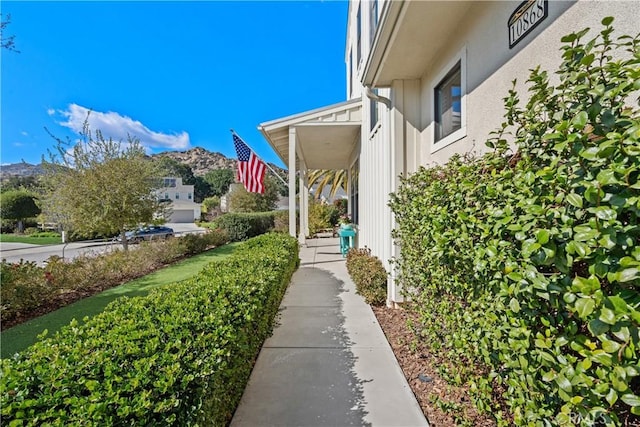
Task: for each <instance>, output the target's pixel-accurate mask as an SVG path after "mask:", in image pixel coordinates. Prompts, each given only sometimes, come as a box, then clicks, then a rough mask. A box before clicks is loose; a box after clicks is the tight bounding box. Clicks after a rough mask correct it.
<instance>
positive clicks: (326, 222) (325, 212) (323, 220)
mask: <svg viewBox="0 0 640 427" xmlns="http://www.w3.org/2000/svg"><path fill="white" fill-rule="evenodd" d="M337 212H338V209H337V208H336V207H335V206H334V205H328V204H326V203H321V202H318V201H317V200H315V199H313V198H310V199H309V234H310V235H312V236H313V235H314V234H316V233H318V232H319V231H322V230H325V229H327V228H331V227H333V226H334V225H335V224H336V222H334V219H335V218H336V217H337V216H338V213H337Z"/></svg>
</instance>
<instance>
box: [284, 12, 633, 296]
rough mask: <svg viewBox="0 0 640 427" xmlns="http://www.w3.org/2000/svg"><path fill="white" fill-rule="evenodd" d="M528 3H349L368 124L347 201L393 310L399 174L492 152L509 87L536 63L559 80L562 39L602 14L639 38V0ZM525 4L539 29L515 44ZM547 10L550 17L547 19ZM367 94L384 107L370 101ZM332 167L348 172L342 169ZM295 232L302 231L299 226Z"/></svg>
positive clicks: (350, 60) (357, 90) (350, 83)
mask: <svg viewBox="0 0 640 427" xmlns="http://www.w3.org/2000/svg"><path fill="white" fill-rule="evenodd" d="M529 3H531V4H530V5H529V4H528V3H527V2H526V1H525V2H522V1H405V2H402V1H389V0H379V1H358V0H351V1H350V4H349V17H348V28H347V44H346V50H345V61H346V80H347V99H349V100H351V101H356V100H359V101H360V103H361V117H362V120H361V129H360V132H359V141H358V142H357V144H355V145H354V147H355V151H354V152H353V154H351V155H350V156H349V158H348V161H349V166H350V167H351V169H352V170H353V171H354V173H357V174H358V179H357V183H358V186H357V194H358V197H357V198H353V197H350V203H352V204H353V203H357V204H358V206H357V207H356V206H353V205H352V206H351V207H350V209H351V210H352V211H354V210H355V211H356V212H357V223H358V245H359V246H360V247H364V246H367V247H369V248H371V250H372V253H373V254H374V255H376V256H378V257H379V258H380V259H381V260H382V261H383V263H384V264H385V266H386V267H387V270H388V271H390V272H391V273H392V274H391V280H390V281H389V286H388V302H389V304H390V305H393V304H395V303H398V302H401V301H402V294H401V289H400V284H398V283H396V280H395V278H394V274H393V272H392V267H391V264H390V260H391V259H393V258H394V257H398V256H400V252H399V248H398V247H396V246H395V245H394V242H393V241H392V239H391V231H392V230H393V228H394V226H395V222H394V218H393V214H392V212H391V210H390V209H389V207H388V201H389V194H390V193H392V192H394V191H395V190H396V189H397V188H398V185H399V176H400V175H406V174H411V173H413V172H415V171H417V169H418V168H419V167H420V166H430V165H435V164H441V163H444V162H446V161H447V160H448V159H449V158H450V157H451V156H452V155H453V154H455V153H467V152H476V153H482V152H484V151H485V150H487V148H486V146H485V141H486V140H487V139H488V138H489V137H490V133H491V132H492V131H494V130H496V129H497V128H498V127H499V125H500V124H501V122H502V121H503V116H504V107H503V98H504V97H505V96H507V94H508V90H509V89H510V88H511V85H512V81H513V80H517V81H518V84H517V89H518V91H519V93H520V97H521V100H522V102H525V100H526V92H525V90H524V89H525V82H526V80H527V78H528V76H529V70H530V69H532V68H534V67H536V66H538V65H540V67H541V68H542V69H545V70H548V71H549V73H550V75H553V72H554V70H556V69H557V67H558V65H559V64H560V62H561V50H560V47H561V45H562V43H561V41H560V39H561V38H562V37H563V36H564V35H567V34H569V33H571V32H577V31H580V30H582V29H584V28H586V27H590V28H591V29H592V32H591V33H590V34H588V35H587V36H586V38H585V39H586V40H590V39H591V38H593V37H595V34H596V32H599V31H600V30H601V24H600V22H601V20H602V19H603V18H604V17H606V16H613V17H614V18H615V21H614V23H613V25H614V27H615V29H616V32H615V33H614V36H615V35H621V34H629V35H632V36H634V35H636V34H638V33H639V32H640V7H638V2H637V1H587V0H581V1H544V0H530V2H529ZM528 6H531V7H532V8H536V7H537V8H539V12H540V13H539V14H538V15H537V16H536V17H535V19H536V20H537V21H539V22H537V25H536V26H535V27H534V28H533V29H532V30H531V31H530V32H528V33H526V34H524V35H523V36H522V37H521V38H520V39H519V40H518V41H517V43H516V44H515V45H514V46H512V47H510V36H509V26H508V23H509V20H510V18H512V16H516V17H518V16H522V14H520V13H516V12H520V11H523V10H524V9H525V8H526V7H528ZM543 8H545V9H544V10H545V15H546V17H543V15H542V13H541V12H542V10H543ZM530 10H533V9H530ZM527 13H528V12H527ZM532 13H533V12H532ZM531 19H532V22H533V18H531ZM512 22H515V18H513V19H512ZM518 24H522V23H521V22H519V23H518ZM358 51H359V52H360V53H359V55H358ZM458 63H459V64H460V65H459V68H457V64H458ZM456 70H459V73H460V77H459V79H460V81H459V86H458V85H457V84H456V85H455V86H456V90H459V92H460V96H459V99H458V98H457V97H455V96H453V95H452V99H455V102H459V104H456V106H455V107H453V106H451V107H450V110H452V111H454V110H456V111H454V114H453V115H454V116H456V119H457V120H459V121H460V128H459V129H458V130H455V131H454V132H453V133H451V135H449V136H446V137H444V138H442V139H440V140H439V141H436V138H435V132H434V129H435V122H436V119H435V116H436V111H435V110H436V107H435V92H436V89H438V88H440V87H441V86H442V85H443V84H444V82H445V81H446V79H448V78H449V77H448V76H450V75H451V73H453V72H454V71H456ZM367 87H368V88H369V89H372V90H377V92H378V95H379V96H381V97H383V98H386V100H385V99H382V100H381V101H384V102H372V101H371V99H370V97H369V95H368V92H369V93H370V91H368V90H367ZM456 93H457V92H456ZM379 100H380V99H379ZM372 106H373V108H377V110H378V114H377V123H373V122H372V118H371V108H372ZM459 110H461V112H460V111H459ZM294 137H295V132H294ZM272 146H274V149H276V151H278V148H277V147H276V146H275V145H274V144H272ZM295 152H296V151H295V146H293V147H290V148H289V152H288V155H289V156H295ZM298 160H299V159H298ZM285 163H287V162H286V161H285ZM287 164H288V165H289V167H290V170H291V168H292V167H293V172H291V173H295V171H296V170H300V169H297V168H296V166H295V164H294V163H287ZM335 168H336V169H345V167H344V165H342V164H341V165H337V166H336V167H335ZM350 196H351V195H350ZM291 231H292V234H293V235H295V234H296V230H295V225H294V226H293V229H292V230H291Z"/></svg>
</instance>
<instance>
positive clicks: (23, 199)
mask: <svg viewBox="0 0 640 427" xmlns="http://www.w3.org/2000/svg"><path fill="white" fill-rule="evenodd" d="M39 213H40V208H39V207H38V205H37V204H36V196H34V195H33V194H32V193H29V192H28V191H25V190H10V191H5V192H3V193H2V195H0V217H2V219H12V220H15V221H17V222H18V233H22V232H23V231H24V226H23V221H24V220H25V219H27V218H32V217H35V216H36V215H38V214H39Z"/></svg>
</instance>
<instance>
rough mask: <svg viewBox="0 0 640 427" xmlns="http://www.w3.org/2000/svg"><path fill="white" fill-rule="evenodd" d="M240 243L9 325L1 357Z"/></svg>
mask: <svg viewBox="0 0 640 427" xmlns="http://www.w3.org/2000/svg"><path fill="white" fill-rule="evenodd" d="M237 245H238V244H237V243H232V244H229V245H225V246H221V247H219V248H215V249H212V250H210V251H207V252H204V253H202V254H199V255H196V256H194V257H191V258H188V259H185V260H183V261H180V262H178V263H176V264H173V265H171V266H169V267H165V268H163V269H161V270H158V271H155V272H153V273H151V274H149V275H147V276H144V277H141V278H139V279H136V280H133V281H131V282H128V283H125V284H123V285H120V286H117V287H115V288H111V289H107V290H106V291H104V292H102V293H99V294H97V295H94V296H91V297H89V298H85V299H83V300H80V301H77V302H75V303H73V304H70V305H68V306H66V307H63V308H61V309H59V310H56V311H54V312H51V313H48V314H45V315H44V316H40V317H38V318H35V319H32V320H30V321H28V322H25V323H22V324H20V325H17V326H14V327H13V328H10V329H7V330H6V331H4V332H2V334H0V344H1V345H0V357H2V358H6V357H10V356H11V355H12V354H14V353H16V352H19V351H22V350H24V349H25V348H27V347H29V346H30V345H32V344H33V343H35V342H36V341H37V337H38V335H40V334H41V333H42V332H43V331H44V330H45V329H46V330H48V335H49V336H51V335H52V334H53V333H55V332H56V331H58V330H59V329H60V328H61V327H63V326H65V325H68V324H69V322H71V320H72V319H74V318H75V319H77V320H78V321H79V322H82V319H84V317H85V316H94V315H96V314H98V313H101V312H102V311H103V310H104V308H105V307H106V306H107V304H109V303H110V302H111V301H113V300H115V299H116V298H118V297H121V296H128V297H136V296H143V295H146V294H148V293H149V291H150V290H151V289H153V288H155V287H158V286H162V285H166V284H169V283H174V282H178V281H180V280H184V279H188V278H189V277H192V276H194V275H195V274H196V273H198V272H199V271H200V270H201V269H202V268H203V267H204V266H205V265H207V264H208V263H210V262H212V261H216V260H220V259H223V258H225V257H227V256H229V255H230V254H231V253H232V252H233V251H234V249H235V248H236V246H237Z"/></svg>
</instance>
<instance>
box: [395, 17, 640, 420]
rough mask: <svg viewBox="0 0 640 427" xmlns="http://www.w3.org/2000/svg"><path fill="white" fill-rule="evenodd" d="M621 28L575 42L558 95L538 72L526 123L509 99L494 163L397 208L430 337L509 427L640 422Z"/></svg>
mask: <svg viewBox="0 0 640 427" xmlns="http://www.w3.org/2000/svg"><path fill="white" fill-rule="evenodd" d="M612 21H613V19H612V18H605V19H604V20H603V26H604V29H603V30H602V31H601V33H600V34H599V35H598V36H597V37H596V38H594V39H593V40H589V41H588V42H586V43H584V42H583V41H582V39H583V38H584V36H585V35H586V34H587V33H588V31H587V30H584V31H581V32H579V33H574V34H570V35H568V36H566V37H564V38H563V42H564V43H565V45H564V47H563V55H562V56H563V63H562V65H561V67H560V70H559V71H558V73H557V74H558V75H559V77H560V83H559V84H558V85H557V86H555V87H554V86H553V85H552V84H551V83H550V82H549V78H548V75H547V72H546V71H541V70H540V69H535V70H533V71H532V72H531V75H530V78H529V80H528V83H529V92H530V97H529V100H528V102H527V104H526V105H525V106H524V107H521V106H520V101H519V98H518V94H517V93H516V91H515V90H512V91H511V92H510V93H509V96H508V97H507V98H506V99H505V106H506V109H507V113H506V120H505V123H504V124H503V125H502V127H501V129H500V131H499V132H497V133H496V135H495V137H494V138H492V139H491V140H490V141H489V145H490V146H491V147H494V148H495V149H496V151H495V153H493V154H490V155H487V156H485V157H483V158H480V159H474V158H460V157H456V158H453V159H452V160H451V161H450V162H449V163H448V164H447V165H444V166H440V167H436V168H432V169H424V168H423V169H421V170H420V171H418V172H417V173H416V174H414V175H412V176H410V177H407V178H404V179H403V182H402V185H401V188H400V189H399V191H398V192H397V193H396V194H395V195H393V197H392V202H391V206H392V208H393V210H394V212H395V214H396V218H397V220H398V229H397V231H396V232H395V234H394V237H395V238H397V239H398V240H399V242H400V244H401V247H402V258H401V259H399V260H398V264H397V266H398V274H399V276H400V278H401V280H402V281H403V283H404V284H405V287H406V288H408V289H413V290H415V294H414V300H415V303H416V308H417V309H418V310H419V312H420V315H421V321H422V324H421V325H420V326H419V327H418V328H417V332H418V333H419V335H420V337H421V338H422V339H424V340H426V342H427V343H428V344H429V346H430V347H431V348H432V349H433V351H434V352H439V353H441V356H443V357H444V358H445V360H450V361H451V364H450V365H449V366H443V367H442V374H443V375H445V376H446V377H447V378H448V379H449V380H450V381H452V382H454V383H461V382H463V381H464V380H463V379H466V381H467V382H468V384H469V385H470V389H471V390H472V393H473V397H474V401H475V403H476V406H477V407H478V408H480V409H481V410H485V411H487V412H491V413H493V414H494V416H495V417H496V419H497V421H498V424H499V425H509V424H516V425H551V424H554V425H573V423H576V422H577V424H581V425H596V423H597V425H630V424H631V423H635V422H638V420H639V419H638V417H636V415H638V414H640V381H639V378H640V364H639V358H638V352H639V346H640V332H639V325H640V311H639V310H640V293H639V292H638V289H639V286H638V285H639V284H640V245H639V242H640V227H638V219H639V218H638V217H639V216H640V203H639V200H640V181H639V176H640V117H639V114H638V108H637V102H636V101H634V99H633V98H635V97H636V96H637V94H638V92H637V91H638V89H640V67H639V64H640V53H639V50H638V39H639V38H638V37H636V38H633V39H632V38H630V37H624V36H623V37H620V38H619V39H618V40H616V41H614V40H612V38H611V34H612V32H613V28H612V27H611V23H612ZM621 58H622V59H621ZM632 106H633V107H632ZM509 145H514V146H515V147H516V148H517V152H516V153H515V154H513V155H511V156H508V153H509V151H508V147H509Z"/></svg>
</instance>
